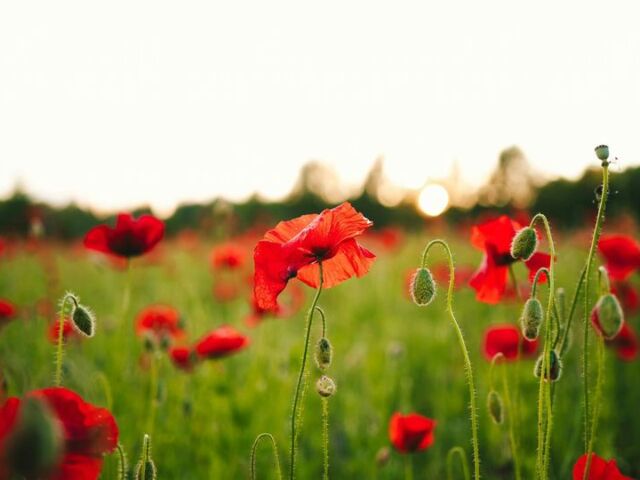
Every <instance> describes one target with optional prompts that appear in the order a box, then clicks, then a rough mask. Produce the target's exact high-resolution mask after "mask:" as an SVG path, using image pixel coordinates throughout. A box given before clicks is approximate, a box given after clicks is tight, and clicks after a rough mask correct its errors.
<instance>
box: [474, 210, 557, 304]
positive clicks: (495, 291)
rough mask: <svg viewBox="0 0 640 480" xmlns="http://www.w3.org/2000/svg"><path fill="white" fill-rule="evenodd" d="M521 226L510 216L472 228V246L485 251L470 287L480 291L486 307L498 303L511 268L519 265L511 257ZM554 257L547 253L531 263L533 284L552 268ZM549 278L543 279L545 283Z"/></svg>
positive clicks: (530, 269) (477, 295)
mask: <svg viewBox="0 0 640 480" xmlns="http://www.w3.org/2000/svg"><path fill="white" fill-rule="evenodd" d="M520 228H521V225H520V224H519V223H517V222H516V221H514V220H511V219H510V218H509V217H508V216H506V215H502V216H501V217H499V218H497V219H494V220H489V221H487V222H484V223H481V224H480V225H474V226H473V227H472V228H471V243H472V245H473V246H474V247H476V248H477V249H478V250H482V251H484V258H483V259H482V263H481V265H480V267H479V268H478V270H476V272H475V273H474V274H473V276H472V277H471V279H470V280H469V285H471V287H472V288H473V289H474V290H475V291H476V298H477V299H478V300H479V301H481V302H485V303H498V302H499V301H500V300H501V299H502V297H503V295H504V293H505V291H506V289H507V278H508V275H509V265H511V264H513V263H515V262H516V261H517V260H515V259H514V258H513V257H512V256H511V241H512V240H513V237H514V236H515V234H516V232H517V231H518V230H519V229H520ZM550 262H551V257H550V256H549V255H548V254H546V253H540V252H536V253H534V254H533V256H532V257H531V258H530V259H529V260H527V261H526V262H524V263H525V265H526V266H527V268H528V269H529V280H530V281H533V277H534V276H535V274H536V272H537V271H538V270H539V269H540V268H542V267H547V268H549V265H550ZM545 279H546V277H545V276H544V275H543V276H541V277H540V281H545Z"/></svg>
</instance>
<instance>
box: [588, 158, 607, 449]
mask: <svg viewBox="0 0 640 480" xmlns="http://www.w3.org/2000/svg"><path fill="white" fill-rule="evenodd" d="M608 194H609V165H608V163H606V162H604V163H603V165H602V196H601V197H600V205H599V206H598V216H597V217H596V225H595V227H594V229H593V237H592V238H591V247H590V248H589V255H588V256H587V263H586V265H585V277H584V312H583V328H584V332H583V340H582V341H583V352H582V378H583V382H584V389H583V395H584V426H583V427H584V446H585V450H586V449H587V448H588V446H589V278H590V276H591V265H592V263H593V257H594V255H595V251H596V247H597V245H598V240H599V239H600V232H601V231H602V222H603V221H604V212H605V209H606V206H607V196H608Z"/></svg>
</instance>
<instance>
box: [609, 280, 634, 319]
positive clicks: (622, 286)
mask: <svg viewBox="0 0 640 480" xmlns="http://www.w3.org/2000/svg"><path fill="white" fill-rule="evenodd" d="M611 293H613V294H614V295H615V296H616V297H618V299H619V300H620V303H621V304H622V308H623V310H624V312H625V313H626V314H627V315H632V314H634V313H636V312H637V311H638V308H640V295H638V292H637V291H636V289H635V288H633V285H631V284H630V283H629V282H625V281H623V280H619V281H614V282H612V285H611Z"/></svg>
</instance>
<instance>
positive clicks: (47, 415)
mask: <svg viewBox="0 0 640 480" xmlns="http://www.w3.org/2000/svg"><path fill="white" fill-rule="evenodd" d="M62 443H63V432H62V429H61V425H60V423H59V422H58V421H56V419H55V418H54V415H53V413H52V412H51V411H50V409H49V407H48V406H47V405H46V404H45V403H44V402H43V401H42V400H40V399H37V398H29V397H27V398H25V399H24V400H22V404H21V405H20V413H19V417H18V420H17V425H16V427H15V429H14V431H13V432H12V433H11V434H10V436H9V438H8V439H7V441H6V447H5V448H6V458H7V460H8V462H9V464H10V465H11V471H13V472H14V473H15V474H16V475H17V476H19V477H21V478H22V477H24V478H41V476H44V475H45V474H47V473H48V472H49V470H50V469H51V467H53V466H54V465H55V464H56V463H57V462H58V461H59V457H60V455H61V454H62Z"/></svg>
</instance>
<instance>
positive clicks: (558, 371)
mask: <svg viewBox="0 0 640 480" xmlns="http://www.w3.org/2000/svg"><path fill="white" fill-rule="evenodd" d="M543 360H544V354H542V355H540V356H539V357H538V360H537V361H536V366H535V367H534V370H533V373H534V375H535V376H536V377H538V378H540V376H541V375H542V361H543ZM549 360H550V368H549V377H550V378H551V381H552V382H555V381H556V380H558V379H559V378H560V375H562V360H560V357H559V356H558V354H557V353H556V351H555V350H551V351H550V352H549ZM546 370H547V368H546V367H545V372H544V373H545V380H547V381H549V378H548V377H547V372H546Z"/></svg>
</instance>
